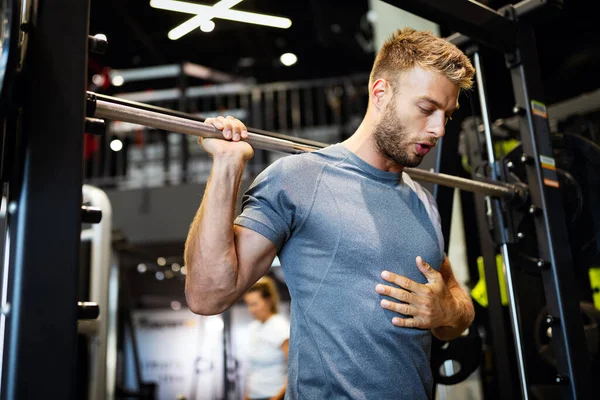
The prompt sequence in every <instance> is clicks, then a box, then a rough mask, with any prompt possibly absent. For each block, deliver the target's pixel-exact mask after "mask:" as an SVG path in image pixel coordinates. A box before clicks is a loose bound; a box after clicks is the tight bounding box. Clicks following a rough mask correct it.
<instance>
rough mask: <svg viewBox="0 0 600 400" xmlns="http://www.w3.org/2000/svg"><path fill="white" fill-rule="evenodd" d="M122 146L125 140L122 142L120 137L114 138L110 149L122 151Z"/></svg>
mask: <svg viewBox="0 0 600 400" xmlns="http://www.w3.org/2000/svg"><path fill="white" fill-rule="evenodd" d="M122 148H123V142H121V141H120V140H119V139H114V140H113V141H112V142H110V149H111V150H112V151H121V149H122Z"/></svg>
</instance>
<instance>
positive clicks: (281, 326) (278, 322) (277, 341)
mask: <svg viewBox="0 0 600 400" xmlns="http://www.w3.org/2000/svg"><path fill="white" fill-rule="evenodd" d="M271 318H275V319H274V320H273V322H274V323H273V325H271V332H269V333H270V340H271V343H273V345H275V346H281V345H282V344H283V342H285V341H286V340H288V339H289V338H290V322H289V321H288V320H287V318H285V317H284V316H282V315H275V316H274V317H271Z"/></svg>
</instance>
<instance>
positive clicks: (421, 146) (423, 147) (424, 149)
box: [415, 142, 434, 156]
mask: <svg viewBox="0 0 600 400" xmlns="http://www.w3.org/2000/svg"><path fill="white" fill-rule="evenodd" d="M433 146H434V145H433V144H431V143H427V142H423V143H417V144H416V145H415V150H416V151H417V154H419V155H421V156H424V155H425V154H427V153H429V150H431V148H432V147H433Z"/></svg>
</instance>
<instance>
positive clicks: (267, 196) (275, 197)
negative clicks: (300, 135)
mask: <svg viewBox="0 0 600 400" xmlns="http://www.w3.org/2000/svg"><path fill="white" fill-rule="evenodd" d="M284 162H285V158H282V159H279V160H277V161H275V162H274V163H272V164H271V165H269V166H268V167H267V168H266V169H264V170H263V171H262V172H261V173H260V174H259V175H258V176H257V177H256V179H255V180H254V182H252V184H251V185H250V187H249V188H248V190H247V191H246V193H244V196H243V198H242V212H241V214H240V215H239V216H238V217H237V218H236V219H235V221H234V224H236V225H239V226H243V227H245V228H249V229H252V230H253V231H255V232H258V233H259V234H261V235H263V236H264V237H266V238H267V239H269V240H270V241H271V242H273V244H275V246H276V247H277V250H279V249H281V246H282V245H283V243H284V242H285V241H286V240H287V239H288V238H289V237H290V234H291V231H292V228H293V221H294V218H295V211H296V206H295V204H294V203H293V201H292V199H291V198H292V196H293V191H294V188H293V185H292V182H291V181H292V179H291V178H290V177H289V176H287V171H285V170H284Z"/></svg>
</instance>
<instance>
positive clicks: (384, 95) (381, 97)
mask: <svg viewBox="0 0 600 400" xmlns="http://www.w3.org/2000/svg"><path fill="white" fill-rule="evenodd" d="M369 94H370V96H369V97H370V98H371V102H372V103H373V106H374V107H375V108H376V109H377V110H378V111H383V110H384V109H385V106H386V105H387V102H388V101H389V99H390V96H391V94H392V87H391V86H390V84H389V82H388V81H387V80H386V79H383V78H379V79H377V80H376V81H375V82H373V84H372V85H371V90H370V93H369Z"/></svg>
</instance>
